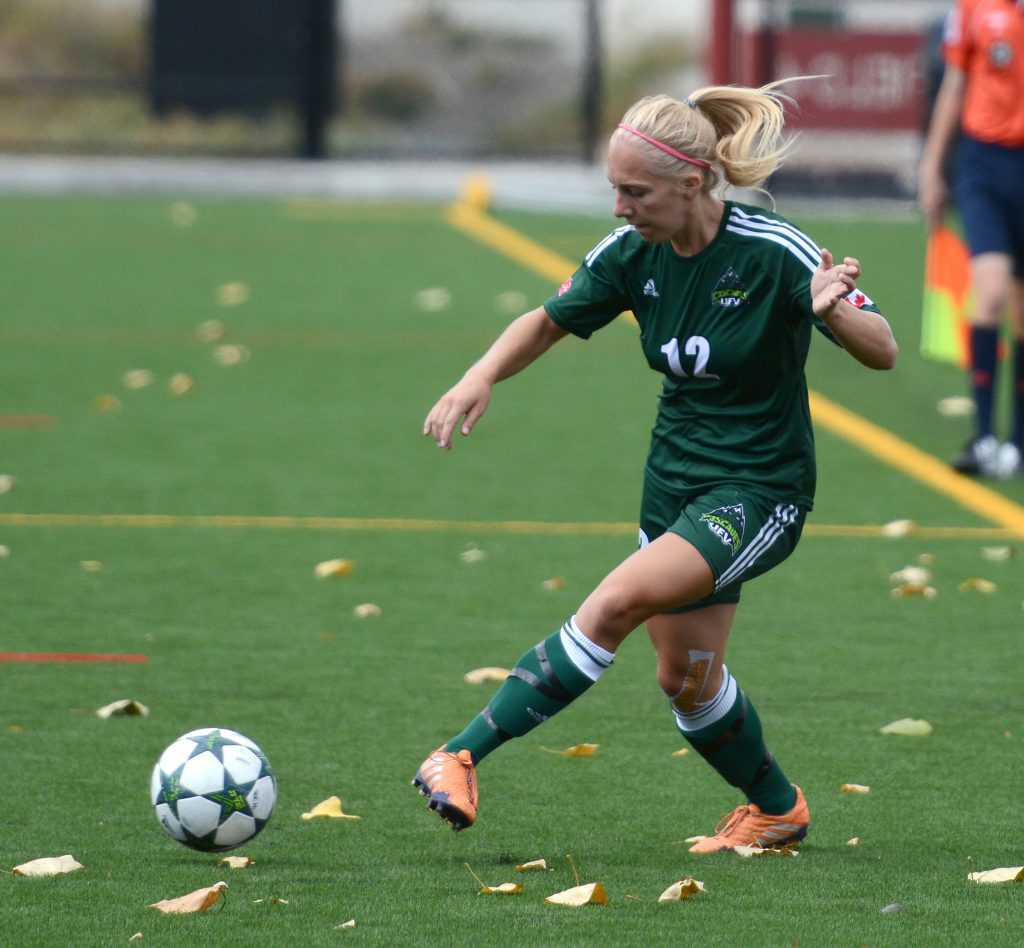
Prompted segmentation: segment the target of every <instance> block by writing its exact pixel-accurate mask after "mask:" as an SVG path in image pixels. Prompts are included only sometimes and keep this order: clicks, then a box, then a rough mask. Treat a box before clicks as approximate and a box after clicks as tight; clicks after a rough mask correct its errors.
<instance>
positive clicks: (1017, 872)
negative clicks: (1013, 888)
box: [967, 866, 1024, 882]
mask: <svg viewBox="0 0 1024 948" xmlns="http://www.w3.org/2000/svg"><path fill="white" fill-rule="evenodd" d="M967 878H968V880H969V881H971V882H1024V866H1014V867H1013V868H1012V869H1010V868H1006V869H986V870H984V871H983V872H969V873H967Z"/></svg>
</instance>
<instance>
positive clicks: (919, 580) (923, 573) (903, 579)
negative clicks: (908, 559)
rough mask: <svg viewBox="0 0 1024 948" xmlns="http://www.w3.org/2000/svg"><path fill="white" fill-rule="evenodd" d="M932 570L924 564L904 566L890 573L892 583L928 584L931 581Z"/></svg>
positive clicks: (902, 584)
mask: <svg viewBox="0 0 1024 948" xmlns="http://www.w3.org/2000/svg"><path fill="white" fill-rule="evenodd" d="M931 579H932V574H931V570H929V569H925V567H923V566H904V567H903V569H898V570H896V572H895V573H890V574H889V582H890V583H899V584H900V585H901V586H926V585H927V584H928V583H930V582H931Z"/></svg>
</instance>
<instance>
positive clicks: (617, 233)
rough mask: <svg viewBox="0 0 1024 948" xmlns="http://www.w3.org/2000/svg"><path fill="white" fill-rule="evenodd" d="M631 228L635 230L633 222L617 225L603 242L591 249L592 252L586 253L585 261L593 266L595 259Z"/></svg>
mask: <svg viewBox="0 0 1024 948" xmlns="http://www.w3.org/2000/svg"><path fill="white" fill-rule="evenodd" d="M631 230H633V225H632V224H626V225H625V226H624V227H617V228H616V229H615V230H613V231H612V232H611V233H610V234H609V235H608V236H607V237H605V239H604V240H602V241H601V243H599V244H598V245H597V246H596V247H595V248H594V249H593V250H591V251H590V253H588V254H587V255H586V257H584V258H583V262H584V263H585V264H586V265H587V266H588V267H592V266H593V265H594V261H595V260H596V259H597V258H598V257H600V256H601V254H602V253H603V252H604V251H605V250H606V249H607V248H608V247H610V246H611V245H612V244H614V243H615V241H616V240H618V239H619V238H620V237H621V236H622V235H623V234H628V233H629V232H630V231H631Z"/></svg>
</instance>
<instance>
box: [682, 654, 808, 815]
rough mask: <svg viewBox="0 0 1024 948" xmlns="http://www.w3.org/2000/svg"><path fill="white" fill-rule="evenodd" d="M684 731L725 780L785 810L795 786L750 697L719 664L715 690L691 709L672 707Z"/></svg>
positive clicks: (752, 798) (766, 806) (768, 807)
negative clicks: (772, 748) (719, 684)
mask: <svg viewBox="0 0 1024 948" xmlns="http://www.w3.org/2000/svg"><path fill="white" fill-rule="evenodd" d="M672 710H673V712H674V713H675V717H676V726H677V727H678V728H679V730H680V732H681V733H682V735H683V737H685V738H686V739H687V741H689V742H690V744H691V745H692V746H693V748H694V750H696V751H697V753H699V754H700V755H701V757H703V758H704V759H705V760H706V761H707V762H708V763H709V764H711V766H712V767H714V768H715V770H717V771H718V773H719V774H720V775H721V776H722V778H723V779H724V780H725V781H726V783H728V784H730V785H731V786H733V787H737V788H738V789H740V790H741V791H743V793H744V794H745V795H746V797H747V800H748V802H750V803H756V804H757V806H758V807H760V808H761V810H762V812H764V813H773V814H777V813H788V812H789V811H790V810H791V809H793V806H794V805H795V804H796V789H795V788H794V787H793V785H792V784H791V783H790V782H789V780H788V779H787V778H786V775H785V774H784V773H783V772H782V768H781V767H779V765H778V764H777V763H776V762H775V757H774V756H773V755H772V753H771V751H769V750H768V748H767V746H766V745H765V742H764V737H763V735H762V732H761V719H760V718H759V717H758V715H757V711H756V710H755V709H754V705H753V704H752V703H751V702H750V699H749V698H747V696H746V695H745V694H744V693H743V691H742V690H741V689H740V687H739V686H738V685H737V684H736V679H735V678H733V677H732V675H730V674H729V669H728V668H726V667H725V666H722V687H721V688H720V689H719V691H718V694H717V695H715V697H714V698H712V699H711V700H710V701H708V702H707V703H705V704H703V705H701V706H700V707H699V708H697V709H696V710H694V711H692V712H684V711H680V710H679V709H678V708H676V707H674V706H673V708H672Z"/></svg>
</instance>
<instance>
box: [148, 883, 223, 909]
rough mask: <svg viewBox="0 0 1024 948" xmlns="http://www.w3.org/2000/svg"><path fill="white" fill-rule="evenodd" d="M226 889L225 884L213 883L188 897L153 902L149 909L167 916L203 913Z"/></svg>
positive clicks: (189, 894) (190, 893)
mask: <svg viewBox="0 0 1024 948" xmlns="http://www.w3.org/2000/svg"><path fill="white" fill-rule="evenodd" d="M227 887H228V884H227V883H226V882H215V883H214V884H213V885H210V886H206V888H203V889H196V890H195V892H189V893H188V895H181V896H179V897H178V898H176V899H163V900H162V901H160V902H153V903H152V904H151V905H150V906H149V907H150V908H155V909H157V910H158V911H161V912H164V913H165V914H168V915H187V914H189V913H190V912H205V911H206V910H207V909H208V908H209V907H210V906H211V905H214V904H215V903H216V902H217V901H218V900H219V899H220V894H221V892H223V891H224V890H225V889H226V888H227Z"/></svg>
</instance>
